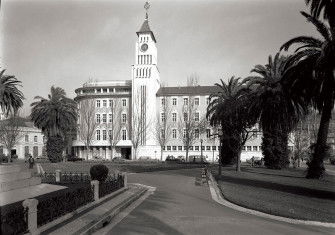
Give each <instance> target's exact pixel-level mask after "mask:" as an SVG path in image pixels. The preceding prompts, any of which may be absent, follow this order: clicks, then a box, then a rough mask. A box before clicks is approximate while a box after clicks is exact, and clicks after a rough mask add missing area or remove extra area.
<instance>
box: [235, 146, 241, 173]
mask: <svg viewBox="0 0 335 235" xmlns="http://www.w3.org/2000/svg"><path fill="white" fill-rule="evenodd" d="M236 171H237V172H240V171H241V150H239V151H238V154H237V158H236Z"/></svg>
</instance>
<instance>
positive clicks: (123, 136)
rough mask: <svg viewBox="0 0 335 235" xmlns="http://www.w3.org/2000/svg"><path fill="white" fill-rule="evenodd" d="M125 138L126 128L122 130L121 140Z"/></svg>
mask: <svg viewBox="0 0 335 235" xmlns="http://www.w3.org/2000/svg"><path fill="white" fill-rule="evenodd" d="M126 139H127V130H122V140H126Z"/></svg>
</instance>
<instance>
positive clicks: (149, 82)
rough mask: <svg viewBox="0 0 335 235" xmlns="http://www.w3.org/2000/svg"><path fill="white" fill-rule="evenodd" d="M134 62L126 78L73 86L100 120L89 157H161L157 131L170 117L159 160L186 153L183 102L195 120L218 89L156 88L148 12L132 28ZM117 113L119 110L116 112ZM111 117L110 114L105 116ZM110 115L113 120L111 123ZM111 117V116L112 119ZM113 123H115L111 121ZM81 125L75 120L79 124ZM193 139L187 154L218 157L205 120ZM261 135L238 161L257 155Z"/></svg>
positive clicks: (78, 145) (79, 148) (80, 147)
mask: <svg viewBox="0 0 335 235" xmlns="http://www.w3.org/2000/svg"><path fill="white" fill-rule="evenodd" d="M136 34H137V36H138V38H137V41H136V42H135V58H134V59H135V60H134V61H135V63H134V65H132V66H131V72H132V77H131V80H126V81H106V82H91V83H86V84H84V86H83V87H81V88H78V89H76V90H75V92H76V94H77V97H76V98H75V100H76V101H78V102H79V105H80V103H81V102H82V101H83V100H87V99H91V100H92V99H93V100H94V102H95V112H96V120H95V121H96V122H97V123H98V124H99V125H98V127H97V128H96V130H95V135H94V138H93V141H92V144H91V151H92V152H93V156H96V157H100V158H106V159H111V158H112V157H120V156H122V157H124V158H128V159H135V158H136V159H138V158H152V159H160V158H161V154H160V150H161V146H160V144H159V141H158V138H157V133H159V132H161V130H159V128H157V122H159V120H160V119H162V120H165V119H167V118H169V123H170V124H169V128H170V129H169V130H170V136H169V140H168V141H167V143H166V144H165V145H164V146H163V147H162V148H163V150H164V151H163V159H162V160H164V159H165V158H166V156H168V155H173V156H175V157H177V156H185V149H186V146H185V144H184V142H183V133H185V131H184V129H185V128H183V127H182V124H181V123H182V122H183V121H182V120H183V119H184V118H185V114H184V113H185V111H183V109H185V107H186V106H187V105H190V104H191V103H192V104H193V105H194V107H193V111H192V114H191V113H190V114H188V117H186V118H191V116H192V118H194V120H195V122H197V121H198V122H200V121H201V119H203V117H204V116H205V115H206V109H207V105H208V97H209V95H210V94H212V93H214V92H215V91H217V90H218V88H217V87H216V86H186V87H161V79H160V72H159V70H158V67H157V64H158V62H157V61H158V60H157V59H158V57H157V47H156V43H157V41H156V38H155V35H154V33H153V31H152V30H151V29H150V27H149V20H148V15H147V14H146V18H145V20H144V22H143V24H142V26H141V28H140V30H139V31H137V32H136ZM115 103H121V104H122V107H121V110H119V111H117V110H115V109H114V110H113V108H114V106H115V105H114V106H113V104H115ZM167 104H169V107H170V109H169V112H168V113H166V114H162V109H163V107H164V105H167ZM116 113H119V115H115V114H116ZM110 117H111V118H110ZM115 119H116V120H118V121H117V122H115ZM113 120H114V121H113ZM113 123H115V125H114V124H113ZM79 125H80V123H79ZM111 125H112V126H113V125H114V127H116V126H118V128H114V129H117V130H118V131H119V134H118V138H115V139H114V140H115V141H116V142H117V143H116V144H115V146H114V147H111V142H110V141H109V137H110V136H111V134H109V133H110V132H111V130H110V127H111ZM192 132H193V133H192V135H193V136H194V140H193V141H192V144H191V145H190V146H189V155H201V153H202V155H203V156H205V157H206V158H207V160H208V161H213V160H217V158H218V154H219V141H218V138H217V137H215V135H214V134H215V130H213V129H212V128H211V127H210V126H209V125H208V123H207V126H205V127H204V128H202V129H201V130H200V129H197V128H194V130H192ZM260 145H261V135H260V134H258V135H256V136H254V138H252V139H251V140H250V141H249V142H248V143H247V144H246V146H245V148H244V150H243V151H242V161H243V160H245V159H247V158H251V157H252V156H255V157H261V156H262V153H261V148H260ZM73 146H74V150H75V153H76V155H77V156H79V157H82V158H84V157H85V153H84V152H85V147H84V146H85V144H84V141H83V140H82V139H81V138H80V136H79V135H78V137H77V140H76V141H74V143H73Z"/></svg>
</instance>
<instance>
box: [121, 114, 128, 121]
mask: <svg viewBox="0 0 335 235" xmlns="http://www.w3.org/2000/svg"><path fill="white" fill-rule="evenodd" d="M126 122H127V114H125V113H123V114H122V123H126Z"/></svg>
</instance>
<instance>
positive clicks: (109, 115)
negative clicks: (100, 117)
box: [108, 113, 113, 122]
mask: <svg viewBox="0 0 335 235" xmlns="http://www.w3.org/2000/svg"><path fill="white" fill-rule="evenodd" d="M108 122H113V114H111V113H110V114H108Z"/></svg>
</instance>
